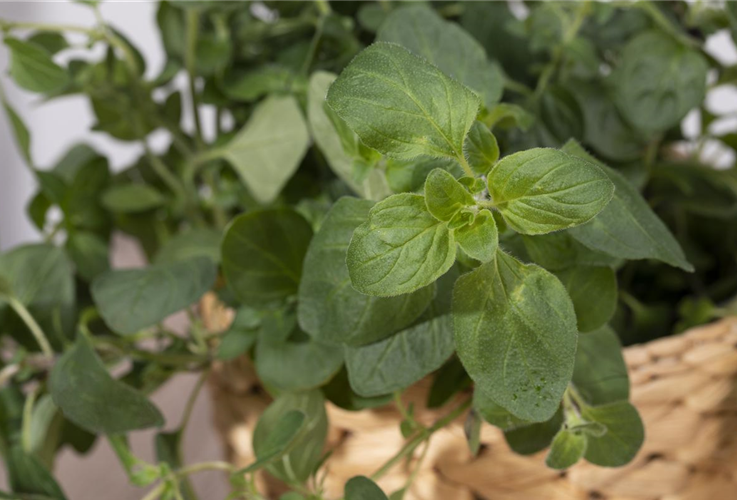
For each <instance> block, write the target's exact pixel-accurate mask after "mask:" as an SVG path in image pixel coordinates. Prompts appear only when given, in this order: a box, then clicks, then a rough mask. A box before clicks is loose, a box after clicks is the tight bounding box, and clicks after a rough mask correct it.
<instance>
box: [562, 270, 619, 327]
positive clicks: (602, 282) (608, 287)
mask: <svg viewBox="0 0 737 500" xmlns="http://www.w3.org/2000/svg"><path fill="white" fill-rule="evenodd" d="M557 276H558V278H559V279H560V281H561V282H562V283H563V285H564V286H565V287H566V290H568V294H569V295H570V296H571V301H573V308H574V309H575V310H576V318H578V331H579V332H590V331H592V330H596V329H597V328H600V327H601V326H603V325H605V324H606V323H607V322H608V321H609V320H610V319H611V318H612V316H614V310H615V309H616V308H617V297H618V294H617V276H616V274H615V273H614V271H613V270H612V269H611V268H609V267H589V266H577V267H574V268H571V269H567V270H565V271H561V272H558V273H557Z"/></svg>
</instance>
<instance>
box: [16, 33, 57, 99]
mask: <svg viewBox="0 0 737 500" xmlns="http://www.w3.org/2000/svg"><path fill="white" fill-rule="evenodd" d="M5 45H6V46H7V47H8V49H9V50H10V76H11V77H12V78H13V80H14V81H15V83H16V84H18V86H19V87H22V88H24V89H26V90H30V91H31V92H38V93H39V94H51V93H53V92H58V91H59V90H61V89H63V88H64V87H66V86H67V85H68V84H69V81H70V79H69V73H68V72H67V70H65V69H64V68H62V67H60V66H59V65H57V64H56V63H55V62H54V61H53V59H52V58H51V54H49V52H47V51H46V49H44V48H43V47H42V46H40V45H37V44H35V43H32V42H24V41H22V40H18V39H16V38H6V39H5Z"/></svg>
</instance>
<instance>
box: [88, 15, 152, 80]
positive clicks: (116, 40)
mask: <svg viewBox="0 0 737 500" xmlns="http://www.w3.org/2000/svg"><path fill="white" fill-rule="evenodd" d="M93 11H94V13H95V19H96V20H97V23H98V24H99V29H100V30H101V32H102V34H103V36H104V37H105V38H106V39H107V41H108V43H110V45H112V46H113V47H115V48H116V49H118V50H119V51H120V52H121V53H122V54H123V58H124V59H125V62H126V64H127V65H128V70H129V73H130V74H131V77H132V78H133V79H134V81H135V80H136V79H137V77H138V72H139V70H140V69H141V68H139V67H138V61H137V60H136V56H135V54H134V53H133V51H132V50H131V48H130V46H129V45H128V44H127V43H125V41H123V39H122V38H120V37H119V36H118V35H116V34H115V32H114V31H113V30H111V29H110V27H109V26H108V25H107V23H106V22H105V19H104V18H103V17H102V12H100V6H99V5H98V4H94V6H93Z"/></svg>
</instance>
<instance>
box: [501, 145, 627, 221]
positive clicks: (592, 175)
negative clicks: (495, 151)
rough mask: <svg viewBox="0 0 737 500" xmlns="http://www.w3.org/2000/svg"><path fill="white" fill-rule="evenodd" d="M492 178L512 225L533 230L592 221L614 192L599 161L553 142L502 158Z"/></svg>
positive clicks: (503, 210) (506, 216) (504, 214)
mask: <svg viewBox="0 0 737 500" xmlns="http://www.w3.org/2000/svg"><path fill="white" fill-rule="evenodd" d="M487 182H488V186H489V193H490V194H491V197H492V200H493V201H494V203H495V204H496V205H497V207H498V208H499V210H500V211H501V213H502V215H503V216H504V219H505V220H506V221H507V223H508V224H509V226H510V227H512V229H514V230H515V231H517V232H519V233H522V234H531V235H534V234H545V233H550V232H552V231H557V230H560V229H566V228H569V227H573V226H577V225H580V224H583V223H584V222H588V221H589V220H591V219H592V218H594V217H595V216H596V214H598V213H599V212H600V211H601V210H602V209H603V208H604V207H606V205H607V203H609V200H611V199H612V195H613V194H614V185H613V184H612V182H611V181H610V180H609V179H608V178H607V176H606V175H605V174H604V172H602V171H601V169H600V168H599V167H597V166H596V165H594V164H592V163H590V162H588V161H585V160H582V159H581V158H577V157H575V156H571V155H568V154H566V153H564V152H562V151H558V150H556V149H548V148H535V149H530V150H527V151H522V152H519V153H515V154H513V155H510V156H507V157H505V158H503V159H502V160H501V161H500V162H499V163H497V164H496V166H495V167H494V168H493V169H492V171H491V172H490V173H489V176H488V179H487Z"/></svg>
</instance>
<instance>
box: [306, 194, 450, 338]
mask: <svg viewBox="0 0 737 500" xmlns="http://www.w3.org/2000/svg"><path fill="white" fill-rule="evenodd" d="M373 205H374V204H373V202H371V201H368V200H359V199H357V198H347V197H344V198H341V199H339V200H338V201H337V202H336V203H335V205H333V208H332V209H331V210H330V212H328V215H327V216H326V217H325V220H324V221H323V223H322V226H321V227H320V230H319V231H318V233H317V234H316V235H315V237H314V238H313V239H312V242H311V243H310V247H309V249H308V251H307V255H306V257H305V261H304V274H303V276H302V280H301V282H300V286H299V302H298V306H297V307H298V317H299V324H300V326H301V327H302V329H304V330H305V331H306V332H307V333H309V334H310V335H312V336H313V337H314V338H315V339H318V340H323V341H327V342H337V343H345V344H349V345H353V346H357V345H362V344H368V343H371V342H376V341H378V340H381V339H383V338H386V337H387V336H388V335H391V334H392V333H395V332H397V331H399V330H401V329H402V328H405V327H407V326H409V324H410V323H412V322H413V321H414V320H416V319H417V318H418V317H419V316H420V314H422V312H423V311H424V310H425V309H426V308H427V306H428V304H430V301H431V300H432V298H433V295H434V292H435V287H434V286H433V285H428V286H426V287H423V288H420V289H419V290H416V291H414V292H412V293H408V294H404V295H399V296H397V297H372V296H370V295H364V294H362V293H360V292H358V291H356V290H355V289H354V288H353V287H352V286H351V284H350V276H349V274H348V267H347V266H346V253H347V250H348V244H349V243H350V240H351V236H352V235H353V231H354V230H355V229H356V227H358V226H359V225H360V224H362V223H363V222H364V221H366V219H367V218H368V214H369V210H370V209H371V207H372V206H373Z"/></svg>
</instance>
